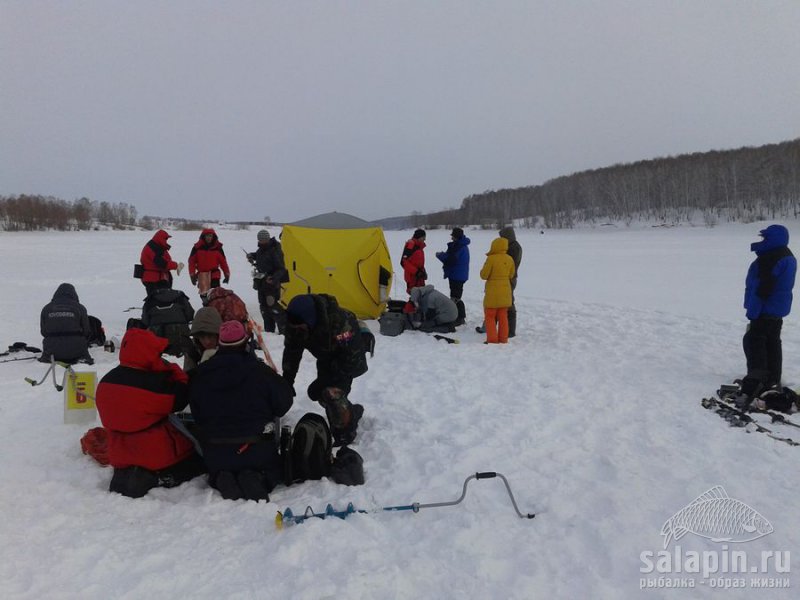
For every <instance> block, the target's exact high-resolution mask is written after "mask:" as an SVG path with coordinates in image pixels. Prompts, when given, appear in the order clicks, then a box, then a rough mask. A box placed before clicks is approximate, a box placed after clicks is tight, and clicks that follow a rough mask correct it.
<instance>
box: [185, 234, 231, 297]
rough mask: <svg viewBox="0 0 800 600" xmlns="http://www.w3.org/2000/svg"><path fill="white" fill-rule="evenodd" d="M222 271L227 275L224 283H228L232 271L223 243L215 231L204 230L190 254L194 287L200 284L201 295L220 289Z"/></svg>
mask: <svg viewBox="0 0 800 600" xmlns="http://www.w3.org/2000/svg"><path fill="white" fill-rule="evenodd" d="M220 269H221V270H222V273H223V274H224V275H225V279H223V280H222V281H223V283H228V281H230V278H231V271H230V269H229V268H228V260H227V259H226V258H225V252H224V251H223V250H222V243H220V241H219V238H218V237H217V232H216V231H214V230H213V229H203V231H202V233H201V234H200V239H199V240H198V241H197V243H195V245H194V246H192V251H191V253H190V254H189V277H190V278H191V280H192V285H198V282H199V283H200V285H199V288H200V293H201V294H204V293H206V292H207V291H208V290H209V289H210V288H215V287H219V280H220V278H221V274H220Z"/></svg>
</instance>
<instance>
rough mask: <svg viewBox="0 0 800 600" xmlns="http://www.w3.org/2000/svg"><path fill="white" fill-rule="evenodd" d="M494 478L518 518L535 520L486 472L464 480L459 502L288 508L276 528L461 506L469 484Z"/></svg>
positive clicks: (505, 480) (280, 516)
mask: <svg viewBox="0 0 800 600" xmlns="http://www.w3.org/2000/svg"><path fill="white" fill-rule="evenodd" d="M494 477H499V478H500V479H502V480H503V483H504V484H505V486H506V491H507V492H508V496H509V498H510V499H511V504H512V505H513V506H514V511H515V512H516V513H517V516H518V517H519V518H520V519H533V518H534V517H535V516H536V514H535V513H527V514H523V513H521V512H520V510H519V508H518V507H517V501H516V499H515V498H514V494H513V493H512V492H511V486H510V485H509V484H508V480H507V479H506V478H505V476H504V475H503V474H502V473H496V472H485V473H475V474H474V475H470V476H469V477H467V478H466V479H465V480H464V487H463V489H462V490H461V496H460V497H459V498H458V499H457V500H452V501H450V502H432V503H429V504H421V503H419V502H414V503H413V504H406V505H401V506H385V507H383V508H378V509H374V510H364V509H357V508H355V506H353V503H352V502H351V503H349V504H348V505H347V507H346V508H345V509H344V510H338V511H337V510H335V509H334V508H333V506H331V505H330V504H328V506H326V507H325V511H324V512H321V513H316V512H314V510H313V509H312V508H311V507H310V506H308V507H306V510H305V512H303V514H298V515H295V514H294V513H293V512H292V509H290V508H287V509H286V510H285V511H283V512H282V513H280V512H279V513H278V514H277V515H275V526H276V527H277V528H278V529H281V528H282V527H283V525H293V524H296V523H302V522H304V521H305V520H306V519H309V518H311V517H316V518H318V519H325V518H326V517H338V518H339V519H345V518H347V516H348V515H352V514H355V513H365V514H367V513H373V512H400V511H406V510H410V511H413V512H415V513H417V512H419V511H420V509H422V508H439V507H443V506H455V505H457V504H460V503H461V501H462V500H464V498H465V497H466V495H467V484H468V483H469V482H470V481H471V480H473V479H492V478H494Z"/></svg>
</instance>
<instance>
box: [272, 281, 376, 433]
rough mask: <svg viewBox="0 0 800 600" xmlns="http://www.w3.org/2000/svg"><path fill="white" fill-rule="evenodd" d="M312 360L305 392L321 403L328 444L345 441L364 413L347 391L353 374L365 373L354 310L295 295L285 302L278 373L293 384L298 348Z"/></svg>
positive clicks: (327, 298) (322, 297)
mask: <svg viewBox="0 0 800 600" xmlns="http://www.w3.org/2000/svg"><path fill="white" fill-rule="evenodd" d="M305 350H308V351H309V352H311V354H312V355H314V357H316V359H317V378H316V379H315V380H314V381H313V382H312V383H311V385H309V386H308V396H309V398H311V399H312V400H314V401H315V402H319V403H320V404H321V405H322V406H323V408H325V414H326V415H327V417H328V422H329V423H330V426H331V434H332V435H333V440H334V446H342V445H345V444H349V443H351V442H352V441H353V440H354V439H355V437H356V430H357V428H358V421H359V420H360V419H361V416H362V415H363V413H364V407H363V406H361V405H360V404H352V403H351V402H350V400H349V399H348V394H349V393H350V389H351V388H352V384H353V379H355V378H356V377H358V376H360V375H363V374H364V373H366V372H367V356H366V348H365V346H364V342H363V339H362V336H361V327H360V325H359V324H358V320H357V319H356V317H355V315H354V314H353V313H351V312H350V311H348V310H345V309H343V308H340V307H339V303H338V302H337V301H336V298H334V297H333V296H329V295H327V294H301V295H299V296H295V297H294V298H292V300H291V302H289V305H288V306H287V307H286V333H285V337H284V346H283V361H282V362H283V377H284V378H285V379H286V381H288V382H289V383H290V384H292V386H294V381H295V377H296V376H297V371H298V369H299V368H300V360H301V359H302V357H303V352H304V351H305Z"/></svg>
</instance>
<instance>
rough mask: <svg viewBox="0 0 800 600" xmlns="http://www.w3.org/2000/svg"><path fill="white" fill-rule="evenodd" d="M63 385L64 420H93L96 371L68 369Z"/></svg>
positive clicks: (94, 413) (79, 421)
mask: <svg viewBox="0 0 800 600" xmlns="http://www.w3.org/2000/svg"><path fill="white" fill-rule="evenodd" d="M66 380H67V381H66V383H65V385H64V422H65V423H75V422H78V423H82V422H87V421H94V419H95V415H96V410H95V405H94V390H95V386H96V381H97V373H95V372H94V371H88V372H76V371H73V370H72V369H69V371H68V372H67V377H66Z"/></svg>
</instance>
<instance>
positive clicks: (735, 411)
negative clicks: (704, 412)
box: [700, 398, 800, 446]
mask: <svg viewBox="0 0 800 600" xmlns="http://www.w3.org/2000/svg"><path fill="white" fill-rule="evenodd" d="M700 404H701V405H702V406H703V408H706V409H711V408H715V407H716V410H715V412H716V413H717V414H718V415H719V416H720V417H722V418H723V419H725V420H726V421H727V422H728V424H729V425H730V426H731V427H742V428H744V430H745V431H747V432H748V433H750V432H751V431H757V432H758V433H764V434H766V435H767V436H769V437H771V438H772V439H773V440H776V441H778V442H784V443H786V444H789V445H790V446H800V442H795V441H794V440H793V439H791V438H788V437H782V436H779V435H777V433H776V432H774V431H772V430H771V429H768V428H766V427H764V426H763V425H761V424H760V423H758V422H757V421H756V420H755V419H753V417H751V416H750V415H748V414H747V413H746V412H745V411H743V410H741V409H740V408H738V407H737V406H736V405H735V404H732V403H731V402H728V401H727V400H723V399H722V398H703V399H702V400H701V401H700Z"/></svg>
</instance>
